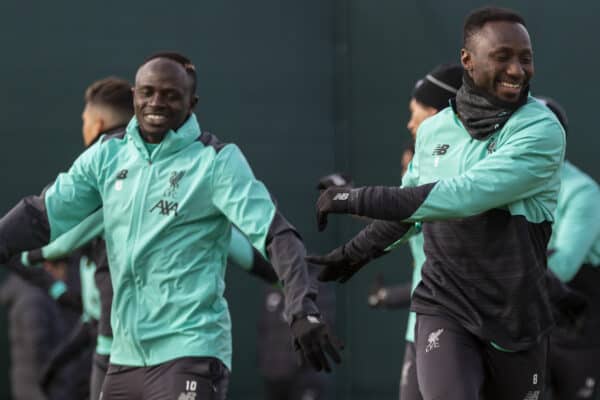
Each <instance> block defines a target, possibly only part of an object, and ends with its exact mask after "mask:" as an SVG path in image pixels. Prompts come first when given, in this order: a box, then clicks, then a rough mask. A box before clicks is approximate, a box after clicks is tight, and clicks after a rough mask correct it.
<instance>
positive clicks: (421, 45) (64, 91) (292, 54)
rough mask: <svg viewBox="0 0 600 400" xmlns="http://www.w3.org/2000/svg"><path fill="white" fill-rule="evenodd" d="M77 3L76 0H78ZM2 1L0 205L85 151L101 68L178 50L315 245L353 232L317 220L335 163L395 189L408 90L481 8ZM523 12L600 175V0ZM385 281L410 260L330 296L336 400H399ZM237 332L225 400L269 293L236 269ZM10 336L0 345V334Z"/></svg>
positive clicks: (552, 92)
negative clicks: (339, 354)
mask: <svg viewBox="0 0 600 400" xmlns="http://www.w3.org/2000/svg"><path fill="white" fill-rule="evenodd" d="M71 3H72V2H71ZM71 3H70V4H68V5H66V4H61V3H60V2H37V4H33V3H27V4H25V3H22V2H21V3H19V2H16V1H8V2H3V3H2V5H0V33H1V35H0V37H1V39H0V43H1V44H2V49H3V57H2V66H1V67H0V68H1V69H0V71H2V73H1V74H0V88H1V93H2V96H0V110H2V112H0V126H2V128H3V132H2V133H3V137H4V139H5V140H4V143H3V145H2V147H0V182H2V185H3V186H2V187H3V190H2V191H1V192H0V193H1V196H0V212H2V213H4V212H5V211H6V210H8V209H9V207H10V206H11V205H13V204H14V203H15V202H16V201H17V200H18V199H19V198H20V197H21V196H23V195H25V194H29V193H33V192H38V191H39V190H40V189H41V187H42V186H43V185H44V184H45V183H46V182H48V181H49V180H50V179H52V177H53V176H55V174H56V173H57V172H58V171H60V170H61V169H64V168H66V167H67V165H68V164H69V163H70V162H71V161H72V160H73V159H74V158H75V157H76V155H77V154H78V153H79V152H80V151H81V149H82V145H81V140H80V137H79V135H80V125H81V121H80V112H81V108H82V105H83V101H82V94H83V90H84V89H85V87H86V86H87V84H89V83H90V82H91V81H93V80H95V79H98V78H100V77H104V76H106V75H121V76H124V77H126V78H129V79H133V75H134V73H135V70H136V67H137V65H138V64H139V63H140V62H141V61H142V60H143V59H144V58H145V57H146V56H147V55H149V54H151V53H153V52H155V51H160V50H165V49H175V50H178V51H181V52H183V53H185V54H187V55H189V56H190V57H191V58H192V59H193V60H194V62H195V63H196V66H197V70H198V75H199V90H198V92H199V93H198V94H199V96H200V104H199V106H198V108H197V112H198V115H199V119H200V121H201V124H202V126H203V128H205V129H210V130H211V131H213V132H214V133H216V134H218V135H219V136H220V137H221V138H223V139H225V140H227V141H234V142H237V143H238V144H239V145H240V146H241V148H242V149H243V150H244V152H245V154H246V156H247V157H248V159H249V161H250V163H251V165H252V166H253V168H254V170H255V173H256V174H257V175H258V176H259V177H261V178H262V179H263V180H264V181H265V182H266V183H267V185H268V186H269V187H270V189H271V190H272V191H273V193H275V195H276V196H277V197H278V199H279V202H280V205H281V208H282V209H283V211H284V212H285V213H286V214H287V215H288V217H289V219H290V220H292V221H293V222H294V223H295V224H296V225H297V227H298V229H299V230H300V232H301V233H302V235H303V236H304V237H305V239H306V241H307V243H308V246H309V248H311V250H313V251H324V250H326V249H328V248H331V247H333V246H334V245H336V244H337V243H339V242H341V241H342V240H345V239H347V238H348V237H350V236H351V235H352V234H353V233H354V232H356V230H357V229H359V227H360V223H358V222H356V221H349V220H348V219H343V218H333V220H334V221H333V223H332V226H331V227H330V228H329V229H328V231H327V233H325V234H317V233H316V229H315V224H314V212H313V210H314V208H313V204H314V200H315V198H316V193H315V190H314V186H315V182H316V179H317V178H318V177H319V176H320V175H321V174H324V173H327V172H330V171H332V170H334V169H341V170H344V171H345V172H348V173H350V174H352V175H353V177H354V178H355V182H356V183H358V184H389V185H392V184H398V183H399V181H400V152H401V149H402V148H403V146H405V145H406V144H407V142H408V133H407V131H406V129H405V125H406V121H407V118H408V111H407V106H408V99H409V96H410V91H411V89H412V86H413V84H414V82H415V80H416V79H419V78H420V77H422V75H423V74H424V73H425V72H426V71H428V70H429V69H431V68H432V67H433V66H434V65H436V64H438V63H440V62H447V61H453V60H455V61H458V53H459V48H460V38H461V25H462V20H463V18H464V15H465V14H466V13H467V11H468V10H470V9H471V8H473V7H475V6H478V5H482V4H485V3H484V2H478V1H461V2H442V1H431V0H418V1H397V0H394V1H391V0H376V1H373V0H309V1H302V2H298V1H285V2H275V1H265V0H259V1H252V2H250V1H244V0H222V1H210V2H209V1H197V2H188V3H187V4H186V5H185V6H182V5H178V6H172V5H167V3H165V2H162V1H157V0H147V1H145V2H137V3H138V4H133V2H111V1H108V2H102V3H86V4H84V3H80V4H79V3H77V4H76V3H72V4H71ZM501 4H502V5H505V6H512V7H515V8H517V9H518V10H519V11H521V12H522V13H523V14H524V16H525V18H526V20H527V21H528V24H529V30H530V33H531V36H532V40H533V44H534V50H535V53H536V68H537V76H536V78H535V80H534V82H533V85H532V87H533V89H534V91H535V93H540V94H545V95H549V96H552V97H555V98H557V99H558V100H559V101H560V102H561V103H563V105H564V106H565V108H566V109H567V111H568V112H569V117H570V121H571V126H572V129H571V132H572V134H571V135H570V136H569V157H570V158H571V159H572V160H573V161H574V162H575V163H577V164H578V165H580V166H582V167H583V168H584V169H586V170H588V171H589V172H591V173H592V175H593V176H594V177H596V178H600V168H599V166H598V163H597V162H595V159H594V148H595V146H598V145H600V139H598V137H597V136H596V132H595V128H594V122H595V121H594V119H593V117H594V112H595V106H596V105H595V101H594V100H595V99H594V93H595V89H596V86H597V85H596V84H595V81H594V78H593V77H594V76H595V71H597V70H598V69H599V67H600V56H597V55H596V54H597V51H596V49H597V44H596V40H597V39H596V38H597V37H599V36H600V27H599V26H598V24H597V22H596V18H597V15H599V14H600V13H599V12H600V5H598V4H597V2H593V1H584V2H578V3H577V4H578V6H577V7H572V6H571V5H569V4H566V3H564V2H559V1H556V0H552V1H543V2H542V1H532V2H517V1H511V2H502V3H501ZM377 272H384V273H385V276H386V279H388V280H389V281H390V282H396V281H400V280H405V279H408V277H409V276H410V258H409V257H408V254H407V251H406V250H399V251H397V252H396V253H394V254H391V255H389V256H386V257H385V258H383V259H382V260H380V261H378V262H376V263H375V265H373V266H371V267H370V268H368V269H367V270H365V271H363V272H361V273H360V275H358V276H357V277H356V278H354V279H353V280H352V281H350V282H349V283H348V284H347V285H346V286H344V287H341V288H340V289H339V290H338V294H339V301H338V317H339V318H338V320H339V326H338V329H337V330H338V332H339V335H340V336H341V337H343V339H344V340H345V342H346V350H345V351H344V358H345V359H344V365H343V366H342V367H341V368H339V369H338V372H337V378H338V379H337V381H338V399H361V400H365V399H367V400H368V399H373V400H375V399H377V400H380V399H393V398H396V392H397V384H398V379H399V375H400V365H401V359H402V354H403V347H404V342H403V337H404V329H405V318H406V313H405V312H385V311H370V310H369V309H368V307H367V306H366V304H365V298H366V293H367V290H368V287H369V284H370V282H371V280H372V279H373V277H374V275H375V274H376V273H377ZM227 297H228V299H229V301H230V304H231V308H232V315H233V324H234V325H233V326H234V371H233V376H232V385H231V398H233V399H252V398H260V397H259V394H260V393H261V388H260V384H259V382H258V379H257V378H258V375H257V372H256V369H255V359H256V349H255V345H254V343H255V340H256V329H255V328H256V316H257V313H258V310H259V308H260V306H261V301H262V300H261V298H260V289H259V284H258V283H257V282H256V281H255V280H253V279H248V278H247V277H246V276H245V275H244V274H243V273H241V272H239V271H231V272H230V274H229V276H228V288H227ZM4 332H5V329H4V326H0V339H2V338H4V336H5V335H4ZM3 360H6V345H5V344H4V343H3V344H1V345H0V363H1V364H0V365H2V367H0V398H7V397H8V394H7V392H8V388H7V384H6V379H7V368H8V367H7V364H6V362H5V361H3Z"/></svg>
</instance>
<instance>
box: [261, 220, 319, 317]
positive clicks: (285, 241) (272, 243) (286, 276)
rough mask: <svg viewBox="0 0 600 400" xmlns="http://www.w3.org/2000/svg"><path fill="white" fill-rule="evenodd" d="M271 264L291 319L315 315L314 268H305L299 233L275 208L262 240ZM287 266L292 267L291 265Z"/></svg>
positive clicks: (317, 311)
mask: <svg viewBox="0 0 600 400" xmlns="http://www.w3.org/2000/svg"><path fill="white" fill-rule="evenodd" d="M266 248H267V253H268V255H269V259H270V261H271V265H273V268H274V270H275V272H276V273H277V276H278V277H279V280H280V282H281V284H282V285H283V292H284V294H285V298H286V302H288V301H290V302H291V304H290V303H286V314H287V316H288V318H289V319H288V320H289V321H290V322H292V321H293V320H294V319H295V318H299V317H302V316H304V315H310V314H319V310H318V307H317V305H316V304H315V300H316V298H317V292H318V289H317V277H316V274H317V272H318V271H317V270H316V269H315V268H309V266H308V265H307V263H306V260H305V259H304V258H305V257H306V248H305V247H304V243H303V242H302V240H301V238H300V235H299V234H298V232H297V231H296V228H294V227H293V226H292V225H291V224H290V223H289V222H288V221H287V220H286V219H285V218H284V217H283V216H282V215H281V213H280V212H279V211H277V212H276V213H275V216H274V217H273V220H272V221H271V226H270V228H269V233H268V235H267V242H266ZM291 266H296V267H295V268H292V267H291Z"/></svg>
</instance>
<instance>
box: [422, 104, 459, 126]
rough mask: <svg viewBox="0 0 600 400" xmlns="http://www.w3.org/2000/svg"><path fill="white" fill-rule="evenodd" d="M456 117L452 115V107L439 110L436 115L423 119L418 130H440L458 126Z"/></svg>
mask: <svg viewBox="0 0 600 400" xmlns="http://www.w3.org/2000/svg"><path fill="white" fill-rule="evenodd" d="M457 119H458V117H457V116H456V114H455V113H454V110H453V109H452V107H446V108H444V109H442V110H440V111H439V112H438V113H436V114H434V115H432V116H431V117H429V118H427V119H425V120H424V121H423V122H422V123H421V126H419V130H421V129H422V130H424V131H429V130H436V129H440V128H445V127H448V126H449V125H452V126H459V125H458V124H457Z"/></svg>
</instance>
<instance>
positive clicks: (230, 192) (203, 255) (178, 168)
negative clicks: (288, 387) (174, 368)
mask: <svg viewBox="0 0 600 400" xmlns="http://www.w3.org/2000/svg"><path fill="white" fill-rule="evenodd" d="M200 133H201V132H200V127H199V125H198V123H197V121H196V118H195V116H194V115H192V116H191V117H190V118H189V119H188V121H187V122H186V123H185V124H184V125H183V126H182V127H181V128H180V129H178V131H177V132H173V131H170V132H168V133H167V135H166V137H165V139H164V140H163V141H162V142H161V143H160V144H159V145H158V146H157V147H156V148H155V149H153V152H152V154H149V152H148V150H147V149H146V146H145V145H144V142H143V140H142V138H141V137H140V135H139V132H138V123H137V121H136V119H135V118H133V119H132V121H131V122H130V124H129V125H128V127H127V133H126V135H125V136H124V137H123V138H119V137H116V138H103V139H102V140H100V141H99V142H98V143H97V144H95V145H94V146H92V147H91V148H90V149H88V150H87V151H86V152H85V153H83V154H82V155H81V156H80V157H79V158H78V159H77V160H76V161H75V163H74V164H73V166H72V168H71V169H70V170H69V172H68V173H66V174H61V175H60V176H59V177H58V179H57V180H56V182H55V183H54V184H53V185H52V186H51V187H50V188H49V190H48V191H47V192H46V195H45V203H46V209H47V215H48V220H49V223H50V228H51V237H52V238H55V237H57V236H58V235H60V234H61V233H63V232H66V231H67V230H69V229H70V228H72V227H74V226H75V225H76V224H78V223H79V222H81V221H82V220H83V219H84V218H85V217H86V216H88V215H90V214H91V213H93V212H94V211H95V210H97V209H98V208H99V207H103V211H102V213H103V221H104V228H105V239H106V245H107V251H108V257H109V264H110V269H111V277H112V281H113V287H114V298H113V306H112V318H111V325H112V328H113V334H114V341H113V346H112V352H111V362H113V363H115V364H121V365H130V366H148V365H157V364H160V363H163V362H166V361H168V360H172V359H175V358H180V357H184V356H213V357H217V358H219V359H220V360H222V361H223V362H224V363H225V364H226V365H227V366H228V367H231V321H230V317H229V310H228V306H227V302H226V300H225V298H224V297H223V291H224V287H225V285H224V280H223V278H224V273H225V265H226V258H227V248H228V245H229V242H230V235H231V224H232V223H234V224H235V225H236V226H237V227H238V228H239V229H240V230H241V231H242V232H243V233H244V235H245V236H246V237H247V238H248V240H250V242H251V243H252V245H253V246H254V247H256V248H257V249H258V250H259V251H260V252H261V253H262V254H263V255H265V254H266V253H265V241H266V238H267V233H268V230H269V226H270V225H271V221H272V219H273V217H274V215H275V206H274V204H273V202H272V200H271V197H270V195H269V193H268V192H267V189H266V188H265V186H264V185H263V184H262V183H261V182H260V181H258V180H257V179H256V178H254V176H253V174H252V171H251V169H250V167H249V165H248V164H247V162H246V160H245V158H244V156H243V155H242V153H241V152H240V150H239V148H238V147H237V146H235V145H233V144H228V145H225V146H223V147H222V148H217V147H215V146H211V145H206V144H204V143H203V142H202V141H201V140H198V139H199V136H200Z"/></svg>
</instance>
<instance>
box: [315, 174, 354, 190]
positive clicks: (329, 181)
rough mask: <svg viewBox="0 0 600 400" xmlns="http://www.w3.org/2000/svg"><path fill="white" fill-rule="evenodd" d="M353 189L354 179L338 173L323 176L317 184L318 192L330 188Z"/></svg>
mask: <svg viewBox="0 0 600 400" xmlns="http://www.w3.org/2000/svg"><path fill="white" fill-rule="evenodd" d="M332 186H333V187H344V188H351V187H352V179H351V178H350V177H349V176H348V175H344V174H341V173H338V172H335V173H333V174H329V175H325V176H322V177H321V178H320V179H319V183H318V184H317V189H318V190H325V189H328V188H330V187H332Z"/></svg>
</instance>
